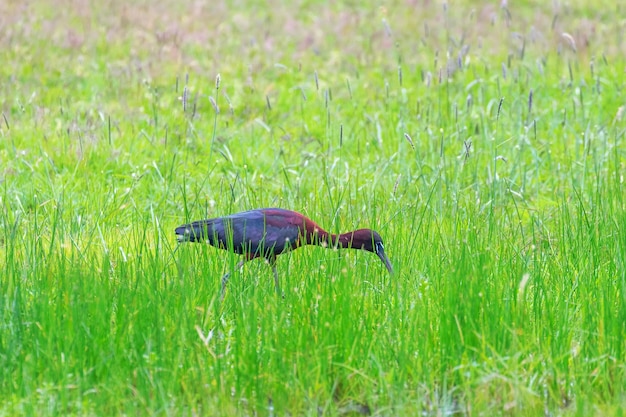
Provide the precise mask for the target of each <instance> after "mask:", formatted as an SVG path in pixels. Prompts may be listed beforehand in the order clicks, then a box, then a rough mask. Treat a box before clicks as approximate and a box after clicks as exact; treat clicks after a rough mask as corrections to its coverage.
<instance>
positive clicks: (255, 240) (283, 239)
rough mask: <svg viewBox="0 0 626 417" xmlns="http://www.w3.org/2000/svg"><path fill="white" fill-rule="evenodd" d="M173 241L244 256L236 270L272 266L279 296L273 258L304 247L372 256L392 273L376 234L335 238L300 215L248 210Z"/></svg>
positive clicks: (195, 226)
mask: <svg viewBox="0 0 626 417" xmlns="http://www.w3.org/2000/svg"><path fill="white" fill-rule="evenodd" d="M176 237H177V238H178V241H179V242H206V243H209V244H211V245H213V246H215V247H217V248H220V249H225V250H231V251H233V252H235V253H239V254H242V255H244V256H245V257H244V259H243V260H242V261H241V262H239V263H238V264H237V269H240V268H241V267H242V266H243V264H244V263H245V262H246V261H249V260H251V259H254V258H260V257H263V258H265V259H266V260H267V261H268V262H269V264H270V265H271V266H272V271H273V272H274V284H275V285H276V291H277V292H280V285H279V282H278V272H276V256H277V255H280V254H281V253H285V252H288V251H290V250H293V249H297V248H299V247H300V246H304V245H318V246H323V247H331V248H352V249H362V250H366V251H368V252H374V253H375V254H376V255H378V257H379V258H380V260H381V261H382V262H383V263H384V264H385V266H386V267H387V269H388V270H389V272H393V268H392V267H391V262H390V261H389V258H388V257H387V255H385V248H384V246H383V240H382V238H381V237H380V235H379V234H378V233H376V232H375V231H373V230H370V229H359V230H355V231H353V232H347V233H342V234H339V235H335V234H332V233H328V232H327V231H326V230H324V229H322V228H321V227H320V226H318V225H317V223H315V222H314V221H313V220H311V219H309V218H307V217H306V216H303V215H302V214H300V213H297V212H295V211H290V210H284V209H279V208H265V209H257V210H250V211H244V212H241V213H236V214H231V215H230V216H225V217H218V218H214V219H207V220H199V221H195V222H193V223H189V224H185V225H182V226H179V227H177V228H176ZM229 276H230V273H227V274H226V275H224V276H223V277H222V296H224V289H225V287H226V283H227V282H228V278H229Z"/></svg>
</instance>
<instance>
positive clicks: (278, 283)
mask: <svg viewBox="0 0 626 417" xmlns="http://www.w3.org/2000/svg"><path fill="white" fill-rule="evenodd" d="M272 272H274V286H275V287H276V294H278V295H281V294H282V292H281V291H280V282H279V281H278V271H277V270H276V264H275V263H274V264H272Z"/></svg>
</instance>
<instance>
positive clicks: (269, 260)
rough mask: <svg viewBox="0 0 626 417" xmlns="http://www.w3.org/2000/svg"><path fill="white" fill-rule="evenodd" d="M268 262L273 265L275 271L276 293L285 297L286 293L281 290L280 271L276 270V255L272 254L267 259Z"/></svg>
mask: <svg viewBox="0 0 626 417" xmlns="http://www.w3.org/2000/svg"><path fill="white" fill-rule="evenodd" d="M267 262H269V264H270V265H271V267H272V272H273V273H274V287H275V288H276V294H278V295H281V296H282V297H283V298H284V297H285V294H283V292H282V291H281V290H280V280H279V279H278V271H277V270H276V256H271V257H269V258H268V259H267Z"/></svg>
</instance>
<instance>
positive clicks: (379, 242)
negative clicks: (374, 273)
mask: <svg viewBox="0 0 626 417" xmlns="http://www.w3.org/2000/svg"><path fill="white" fill-rule="evenodd" d="M349 246H350V247H352V248H353V249H362V250H366V251H368V252H374V253H375V254H376V255H377V256H378V257H379V258H380V260H381V261H382V262H383V264H385V267H386V268H387V270H388V271H389V272H390V273H392V272H393V267H392V266H391V261H390V260H389V258H388V257H387V255H386V254H385V245H384V244H383V239H382V238H381V237H380V235H379V234H378V233H377V232H376V231H374V230H371V229H359V230H355V231H354V232H352V234H351V240H350V242H349Z"/></svg>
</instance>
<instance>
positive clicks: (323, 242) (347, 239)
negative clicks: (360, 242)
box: [307, 229, 353, 249]
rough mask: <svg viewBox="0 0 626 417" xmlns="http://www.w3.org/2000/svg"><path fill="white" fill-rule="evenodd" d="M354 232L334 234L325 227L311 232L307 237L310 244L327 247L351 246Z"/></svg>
mask: <svg viewBox="0 0 626 417" xmlns="http://www.w3.org/2000/svg"><path fill="white" fill-rule="evenodd" d="M352 235H353V232H348V233H341V234H334V233H328V232H327V231H325V230H323V229H318V230H317V231H316V232H314V233H310V234H309V236H308V239H307V243H308V244H309V245H317V246H322V247H325V248H336V249H339V248H349V247H351V243H352V239H353V236H352Z"/></svg>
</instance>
